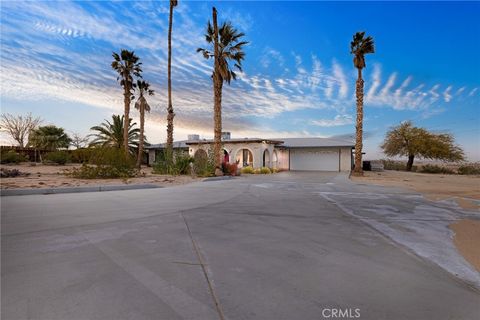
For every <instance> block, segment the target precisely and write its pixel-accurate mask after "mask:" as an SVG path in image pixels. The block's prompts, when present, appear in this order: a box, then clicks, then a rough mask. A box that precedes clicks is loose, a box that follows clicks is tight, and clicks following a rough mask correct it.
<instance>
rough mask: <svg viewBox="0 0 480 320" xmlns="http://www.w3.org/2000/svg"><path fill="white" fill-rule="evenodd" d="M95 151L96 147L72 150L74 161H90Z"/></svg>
mask: <svg viewBox="0 0 480 320" xmlns="http://www.w3.org/2000/svg"><path fill="white" fill-rule="evenodd" d="M94 152H95V149H94V148H80V149H75V150H72V151H71V160H72V162H73V163H88V162H89V161H90V158H91V157H92V155H93V153H94Z"/></svg>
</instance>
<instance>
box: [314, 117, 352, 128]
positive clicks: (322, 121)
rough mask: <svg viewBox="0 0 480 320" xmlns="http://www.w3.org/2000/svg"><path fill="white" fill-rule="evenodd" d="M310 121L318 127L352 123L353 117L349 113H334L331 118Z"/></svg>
mask: <svg viewBox="0 0 480 320" xmlns="http://www.w3.org/2000/svg"><path fill="white" fill-rule="evenodd" d="M311 123H312V124H313V125H315V126H320V127H338V126H344V125H347V124H352V123H353V118H352V116H350V115H336V116H335V118H333V119H319V120H312V121H311Z"/></svg>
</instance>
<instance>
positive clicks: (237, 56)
mask: <svg viewBox="0 0 480 320" xmlns="http://www.w3.org/2000/svg"><path fill="white" fill-rule="evenodd" d="M177 5H178V1H177V0H170V11H169V23H168V66H167V69H168V81H167V84H168V105H167V143H166V152H167V154H166V155H167V159H173V157H172V155H173V128H174V127H173V119H174V117H175V112H174V110H173V103H172V73H171V64H172V26H173V11H174V8H175V7H176V6H177ZM244 36H245V34H244V33H242V32H239V31H238V30H237V29H236V28H234V27H233V26H232V24H231V23H230V22H223V23H222V24H221V25H220V27H219V26H218V23H217V10H216V8H215V7H213V8H212V23H211V22H210V21H208V23H207V28H206V33H205V40H206V42H207V44H208V45H209V47H208V48H198V49H197V52H199V53H201V54H202V55H203V57H204V58H205V59H213V61H214V63H213V73H212V80H213V95H214V108H213V109H214V112H213V114H214V148H213V155H214V157H215V166H216V168H217V169H218V171H219V169H220V168H221V150H222V149H221V135H222V89H223V84H224V82H226V83H227V84H230V82H231V80H236V77H237V75H236V73H235V71H234V70H235V69H236V70H239V71H240V72H241V71H242V61H243V60H244V59H245V52H244V51H243V49H244V46H245V45H246V44H248V42H247V41H243V40H242V38H243V37H244ZM350 49H351V54H353V55H354V58H353V63H354V66H355V68H357V70H358V78H357V81H356V104H357V120H356V143H355V169H354V174H356V175H361V174H362V165H361V164H362V147H363V145H362V144H363V143H362V135H363V87H364V81H363V79H362V69H363V68H365V66H366V64H365V55H366V54H369V53H373V52H374V43H373V39H372V37H370V36H367V37H365V32H357V33H355V35H354V36H353V40H352V42H351V44H350ZM113 58H114V61H113V62H112V68H113V69H114V70H115V71H117V73H118V78H117V80H118V81H119V82H120V85H121V86H122V87H123V90H124V92H123V96H124V97H123V99H124V115H123V122H124V123H123V141H122V142H123V146H122V147H123V148H124V150H125V154H126V155H128V153H129V149H131V148H129V137H130V138H131V136H130V134H131V132H130V131H131V119H130V104H131V100H132V99H133V98H134V97H135V96H134V92H135V90H136V89H137V90H138V94H137V101H136V103H135V108H137V109H138V110H139V112H140V130H139V133H138V134H139V144H138V157H137V166H138V167H139V166H140V164H141V159H142V154H143V146H144V140H145V139H144V122H145V111H147V112H149V111H150V106H149V104H148V102H147V99H146V96H151V95H153V94H154V91H153V90H151V89H150V84H149V83H148V82H147V81H145V80H143V79H142V67H141V65H142V63H141V62H139V60H140V59H139V58H138V57H137V56H136V55H135V53H134V52H133V51H128V50H121V52H120V54H117V53H115V52H114V53H113ZM231 63H233V65H231ZM134 77H135V78H136V82H135V81H134ZM119 120H120V119H119V118H117V119H114V122H115V121H119Z"/></svg>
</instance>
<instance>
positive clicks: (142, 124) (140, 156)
mask: <svg viewBox="0 0 480 320" xmlns="http://www.w3.org/2000/svg"><path fill="white" fill-rule="evenodd" d="M144 130H145V108H143V107H140V141H139V143H138V157H137V168H138V169H140V167H141V165H142V160H143V143H144V142H143V134H144Z"/></svg>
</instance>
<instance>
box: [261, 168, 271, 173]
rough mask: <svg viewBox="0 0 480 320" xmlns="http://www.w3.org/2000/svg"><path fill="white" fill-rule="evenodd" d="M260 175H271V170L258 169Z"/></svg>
mask: <svg viewBox="0 0 480 320" xmlns="http://www.w3.org/2000/svg"><path fill="white" fill-rule="evenodd" d="M260 173H261V174H270V173H272V170H270V168H267V167H262V168H261V169H260Z"/></svg>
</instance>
